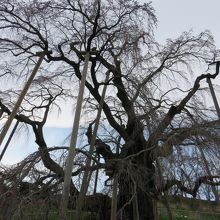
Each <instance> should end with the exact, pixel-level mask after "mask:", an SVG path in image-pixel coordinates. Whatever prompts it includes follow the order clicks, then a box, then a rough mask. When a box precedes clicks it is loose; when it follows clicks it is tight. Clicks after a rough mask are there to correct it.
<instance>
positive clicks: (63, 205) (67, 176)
mask: <svg viewBox="0 0 220 220" xmlns="http://www.w3.org/2000/svg"><path fill="white" fill-rule="evenodd" d="M89 58H90V54H89V52H86V54H85V64H84V67H83V72H82V78H81V83H80V88H79V94H78V99H77V104H76V112H75V117H74V122H73V128H72V134H71V139H70V147H69V153H68V157H67V160H66V167H65V172H64V183H63V192H62V197H61V201H60V210H59V219H60V220H66V211H67V205H68V201H69V192H70V184H71V177H72V170H73V163H74V158H75V154H76V143H77V135H78V129H79V121H80V115H81V109H82V102H83V93H84V88H85V82H86V76H87V72H88V65H89Z"/></svg>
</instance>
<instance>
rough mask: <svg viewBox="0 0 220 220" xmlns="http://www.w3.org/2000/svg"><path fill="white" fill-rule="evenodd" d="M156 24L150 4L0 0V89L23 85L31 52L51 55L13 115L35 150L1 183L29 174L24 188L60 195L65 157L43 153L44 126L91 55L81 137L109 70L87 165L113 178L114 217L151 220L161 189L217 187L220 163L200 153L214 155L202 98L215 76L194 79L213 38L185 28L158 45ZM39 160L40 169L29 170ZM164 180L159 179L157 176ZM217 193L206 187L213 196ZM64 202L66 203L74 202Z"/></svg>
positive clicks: (6, 102) (70, 93)
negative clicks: (27, 129) (115, 194)
mask: <svg viewBox="0 0 220 220" xmlns="http://www.w3.org/2000/svg"><path fill="white" fill-rule="evenodd" d="M156 24H157V18H156V16H155V12H154V9H153V7H152V5H151V4H150V3H149V4H148V3H145V4H141V3H139V2H137V1H134V0H108V1H106V0H87V1H83V0H74V1H73V0H59V1H58V0H51V1H36V0H33V1H17V0H1V5H0V56H1V61H0V65H1V70H0V80H1V82H2V84H5V83H4V82H6V81H7V82H8V81H11V82H14V80H16V82H19V83H20V84H23V82H24V81H25V79H26V77H27V75H28V74H29V73H30V71H31V70H32V68H33V65H34V64H35V63H36V61H37V57H36V56H35V53H36V52H38V51H49V50H52V52H53V53H52V54H47V55H46V57H45V62H44V63H43V65H42V67H41V70H40V73H39V74H38V76H37V78H36V79H35V80H34V82H33V85H32V87H31V89H30V91H29V93H28V95H27V97H26V99H25V101H24V102H23V103H22V106H21V108H20V111H19V113H18V114H17V115H16V120H18V121H20V122H22V123H23V125H27V126H28V127H31V128H32V130H33V132H34V135H35V138H36V143H37V145H38V147H39V151H37V152H36V153H35V154H33V155H31V156H30V157H28V158H26V160H25V161H23V162H22V163H21V164H19V166H17V167H15V168H16V169H20V171H19V172H20V173H19V176H17V177H16V175H18V172H17V171H16V172H14V174H13V175H12V174H10V172H12V171H10V170H5V171H1V179H4V178H5V179H6V180H7V178H8V181H9V179H10V178H11V179H10V181H11V182H13V181H14V182H16V181H18V179H19V181H20V187H21V185H22V184H21V183H23V184H24V177H25V176H27V175H28V173H29V175H30V176H32V178H31V179H32V183H31V186H33V185H34V184H35V188H36V187H37V190H38V191H39V190H40V189H42V188H43V189H44V190H45V186H46V187H48V188H50V187H51V188H53V187H55V188H56V190H57V191H56V192H58V191H59V189H60V188H59V187H57V185H59V184H61V183H62V181H63V175H64V169H63V159H61V158H56V159H55V156H56V157H58V155H60V154H59V153H57V154H55V156H52V152H53V151H55V150H56V151H59V150H60V151H61V150H64V149H66V148H65V147H55V148H49V147H48V146H47V143H46V141H45V137H44V132H43V127H44V125H45V123H46V121H47V117H48V114H53V112H54V111H55V112H56V111H57V109H61V110H62V106H60V103H61V99H65V100H66V101H68V102H75V99H76V95H77V90H78V84H79V83H78V82H79V80H80V79H81V74H82V68H83V65H84V59H85V56H84V55H85V52H91V51H92V52H93V53H92V54H93V55H91V56H90V63H89V72H88V78H87V81H86V91H85V96H84V98H85V105H84V108H85V110H84V114H85V115H83V116H84V118H85V116H86V115H87V116H86V119H84V118H83V117H82V118H83V119H84V121H85V120H87V121H88V122H89V123H90V125H88V126H87V127H86V130H87V131H86V135H85V137H86V142H87V143H90V141H91V135H92V132H93V123H92V122H93V121H94V119H95V116H96V114H93V113H94V112H95V111H96V110H97V106H98V103H99V101H100V98H101V91H102V88H103V85H104V81H105V77H106V74H107V73H110V79H109V81H108V82H107V85H108V91H107V95H106V97H105V102H104V105H103V114H102V118H101V127H102V129H100V131H99V132H98V136H97V140H96V150H95V153H94V161H95V163H94V164H93V167H90V169H91V170H96V169H104V170H105V173H106V175H107V176H108V178H109V179H110V180H111V179H112V178H113V176H114V177H115V176H117V177H118V189H119V190H118V207H117V211H118V212H117V213H118V218H120V219H123V220H125V219H138V217H137V216H139V219H140V220H144V219H146V220H152V219H154V211H153V200H157V199H161V196H162V197H163V195H166V193H164V192H167V191H169V193H175V192H176V193H177V192H181V191H182V192H185V193H187V195H191V196H193V197H196V196H197V193H198V192H199V190H200V189H201V184H202V183H204V184H208V185H212V186H213V185H215V184H218V182H217V181H216V180H217V179H216V178H218V174H219V173H218V172H219V171H217V168H219V167H217V165H216V167H212V169H211V168H210V167H211V166H210V165H212V160H211V159H210V158H211V157H210V158H207V153H209V155H212V157H213V158H214V157H215V158H214V159H216V157H217V156H218V155H219V151H218V143H219V136H218V127H219V120H217V118H216V116H215V113H214V112H213V108H211V109H208V108H207V107H206V106H205V103H204V102H203V101H202V99H203V98H204V97H203V96H201V94H202V93H201V92H202V90H203V89H204V90H205V87H206V85H205V84H203V82H206V79H207V78H213V79H214V78H215V77H216V75H217V73H218V69H216V72H215V70H214V71H213V74H208V73H207V74H205V72H204V73H203V74H202V73H200V72H198V71H200V70H199V68H197V67H203V69H204V70H206V69H205V68H206V67H205V68H204V65H203V64H204V63H205V62H206V61H209V60H211V59H212V58H213V57H215V55H216V50H215V46H214V42H213V38H212V36H211V34H210V33H209V32H208V31H205V32H202V33H200V34H198V35H196V36H194V35H193V34H192V33H191V32H185V33H183V34H182V35H181V36H180V37H178V38H177V39H174V40H171V39H169V40H167V42H166V44H165V45H160V44H158V43H157V42H156V41H155V38H154V29H155V27H156ZM193 72H194V73H195V74H194V75H193ZM215 73H216V74H215ZM19 83H17V84H16V85H14V86H13V87H12V85H11V84H10V85H5V86H3V87H2V88H1V90H0V107H1V110H2V111H3V112H4V114H3V116H4V117H6V116H7V115H9V114H10V112H11V110H12V108H13V103H14V102H15V100H16V99H17V95H18V93H19V87H18V86H19ZM204 96H205V95H204ZM84 143H85V141H84ZM213 152H215V153H213ZM77 155H78V156H77V157H76V162H75V168H76V167H77V168H78V169H75V168H74V172H73V177H74V176H77V175H79V174H80V173H81V172H83V170H84V168H85V167H84V166H83V159H84V158H85V156H86V155H87V154H86V148H85V149H77ZM79 155H84V156H82V157H80V156H79ZM97 155H98V156H99V157H101V160H100V162H98V161H97ZM62 156H63V155H62ZM64 156H65V155H64ZM198 158H201V159H198ZM214 159H213V160H214ZM40 160H41V161H42V163H43V165H44V167H45V168H46V169H47V172H45V171H44V172H43V171H42V172H40V170H37V168H34V165H35V164H37V163H39V161H40ZM197 162H198V164H200V165H198V168H196V167H195V163H197ZM40 167H41V169H43V168H42V167H43V166H40ZM163 167H166V170H163ZM204 167H205V169H204ZM15 168H14V169H15ZM215 168H216V169H215ZM16 169H15V170H16ZM31 169H33V170H32V171H31ZM218 170H219V169H218ZM34 172H35V173H36V174H33V173H34ZM30 173H32V174H30ZM180 173H181V174H180ZM34 175H35V178H34V177H33V176H34ZM37 175H38V177H36V176H37ZM164 175H166V178H162V176H164ZM158 179H160V180H158ZM74 180H75V179H74V178H73V181H72V185H71V195H75V196H77V195H78V189H79V188H78V186H76V185H75V184H74V183H75V182H74ZM100 181H104V177H103V178H102V179H101V180H100ZM0 183H1V184H3V183H4V182H3V181H2V182H0ZM12 186H13V184H12ZM12 186H11V187H12ZM2 187H3V185H2ZM5 187H6V188H7V187H9V185H7V186H5ZM1 190H3V188H2V189H1ZM216 190H217V189H216V188H213V193H214V194H215V196H216V198H215V199H216V200H218V195H217V192H216ZM54 191H55V190H54ZM32 193H33V192H32ZM71 199H72V201H73V203H74V201H75V197H71ZM106 213H107V211H106ZM108 217H109V216H108ZM108 217H105V218H108Z"/></svg>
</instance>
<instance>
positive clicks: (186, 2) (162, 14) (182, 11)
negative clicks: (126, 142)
mask: <svg viewBox="0 0 220 220" xmlns="http://www.w3.org/2000/svg"><path fill="white" fill-rule="evenodd" d="M152 6H153V7H154V8H155V11H156V15H157V18H158V26H157V28H156V30H155V37H156V39H157V40H158V41H159V42H160V43H162V44H163V43H165V41H166V39H167V38H176V37H178V36H179V35H180V34H181V33H182V32H183V31H188V30H190V29H193V31H194V32H195V34H198V33H199V32H201V31H204V30H207V29H208V30H210V31H211V32H212V34H213V36H214V38H215V41H216V46H217V48H219V49H220V25H219V22H218V21H220V19H219V18H220V12H219V10H220V1H219V0H210V1H207V0H152ZM219 98H220V97H219ZM63 105H65V106H64V108H63V109H65V110H64V111H63V112H62V113H61V114H60V115H59V116H57V115H50V117H49V119H48V122H47V124H46V125H47V126H46V127H45V137H46V141H47V143H48V146H53V145H59V144H63V140H64V139H65V138H66V137H67V136H68V135H69V134H70V132H71V127H72V124H73V118H74V114H73V106H72V105H71V103H63ZM71 115H72V117H71ZM34 141H35V140H34V136H33V134H32V132H30V133H29V135H25V138H24V137H22V136H20V137H19V136H15V137H14V140H13V141H12V142H11V144H10V146H9V149H8V151H7V152H6V154H5V156H4V158H3V160H2V162H3V164H13V163H16V162H18V161H20V160H21V159H23V158H24V157H26V156H27V155H28V154H29V153H31V152H33V151H35V150H37V145H36V144H35V142H34Z"/></svg>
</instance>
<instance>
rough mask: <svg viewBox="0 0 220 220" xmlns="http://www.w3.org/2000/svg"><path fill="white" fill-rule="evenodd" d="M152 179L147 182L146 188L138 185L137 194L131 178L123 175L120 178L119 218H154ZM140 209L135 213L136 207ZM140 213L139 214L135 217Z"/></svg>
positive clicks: (128, 219) (125, 219)
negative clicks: (151, 191)
mask: <svg viewBox="0 0 220 220" xmlns="http://www.w3.org/2000/svg"><path fill="white" fill-rule="evenodd" d="M149 184H151V181H149V182H148V183H147V184H145V189H143V188H140V187H137V190H136V191H137V192H136V195H135V194H134V193H133V192H134V189H133V186H132V181H131V179H128V178H127V177H126V176H124V175H122V176H121V178H120V180H119V205H118V219H120V220H121V219H123V220H136V219H139V220H154V207H153V197H152V194H151V193H150V190H149V189H150V188H151V187H150V185H149ZM134 206H135V207H136V208H137V209H138V210H136V211H135V213H134V208H133V207H134ZM136 213H138V214H139V216H138V217H135V214H136Z"/></svg>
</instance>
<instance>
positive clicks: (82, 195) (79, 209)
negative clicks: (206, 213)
mask: <svg viewBox="0 0 220 220" xmlns="http://www.w3.org/2000/svg"><path fill="white" fill-rule="evenodd" d="M108 80H109V72H107V75H106V79H105V85H104V88H103V91H102V96H101V99H100V102H99V108H98V113H97V116H96V121H95V126H94V131H93V134H92V140H91V144H90V148H89V152H88V155H89V156H88V157H87V160H86V170H85V172H84V175H83V180H82V185H81V189H80V194H79V197H78V199H77V206H76V219H78V220H81V219H82V206H83V203H84V198H85V195H86V192H87V189H88V185H89V182H90V178H91V175H89V174H90V172H89V167H90V166H91V159H92V154H93V152H94V147H95V141H96V135H97V131H98V127H99V121H100V118H101V113H102V107H103V103H104V98H105V94H106V89H107V82H108Z"/></svg>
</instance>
